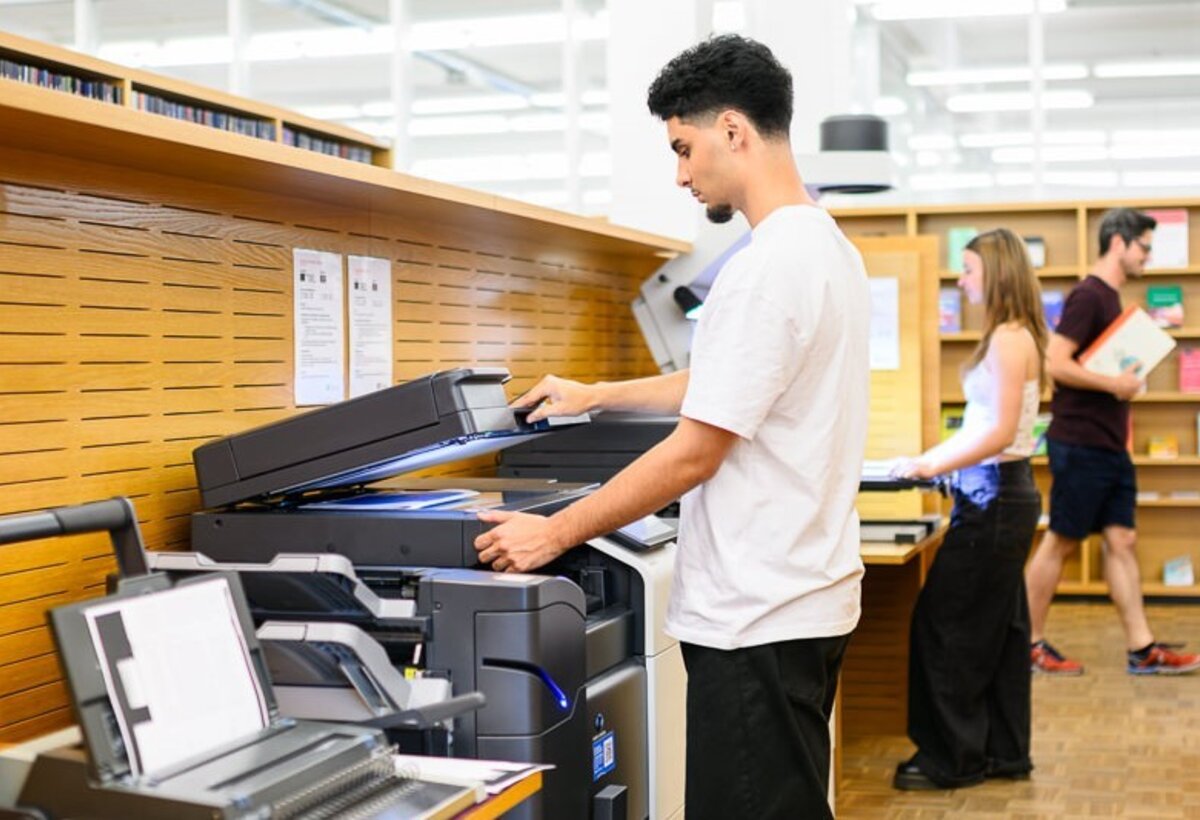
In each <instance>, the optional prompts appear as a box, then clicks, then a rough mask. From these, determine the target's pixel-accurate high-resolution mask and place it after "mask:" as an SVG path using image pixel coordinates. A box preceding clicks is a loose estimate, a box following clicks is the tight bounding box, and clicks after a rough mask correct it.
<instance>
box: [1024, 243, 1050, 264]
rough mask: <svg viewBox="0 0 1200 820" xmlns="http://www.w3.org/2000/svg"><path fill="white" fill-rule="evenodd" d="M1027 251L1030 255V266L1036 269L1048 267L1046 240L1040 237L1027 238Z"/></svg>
mask: <svg viewBox="0 0 1200 820" xmlns="http://www.w3.org/2000/svg"><path fill="white" fill-rule="evenodd" d="M1022 239H1024V240H1025V250H1026V251H1027V252H1028V253H1029V264H1030V266H1031V267H1033V268H1034V269H1037V268H1044V267H1046V240H1044V239H1042V238H1041V237H1040V236H1025V237H1022Z"/></svg>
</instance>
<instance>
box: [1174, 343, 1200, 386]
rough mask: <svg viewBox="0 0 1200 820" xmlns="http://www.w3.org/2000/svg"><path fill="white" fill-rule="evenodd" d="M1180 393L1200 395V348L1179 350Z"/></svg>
mask: <svg viewBox="0 0 1200 820" xmlns="http://www.w3.org/2000/svg"><path fill="white" fill-rule="evenodd" d="M1179 392H1180V393H1200V347H1182V348H1180V349H1179Z"/></svg>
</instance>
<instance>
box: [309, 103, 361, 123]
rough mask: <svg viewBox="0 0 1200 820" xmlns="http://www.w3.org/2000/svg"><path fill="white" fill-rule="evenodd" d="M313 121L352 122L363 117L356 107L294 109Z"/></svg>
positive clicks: (325, 106)
mask: <svg viewBox="0 0 1200 820" xmlns="http://www.w3.org/2000/svg"><path fill="white" fill-rule="evenodd" d="M294 110H296V111H298V112H299V113H301V114H303V115H304V116H306V117H312V118H313V119H314V120H352V119H355V118H357V117H361V116H362V115H363V111H362V109H361V108H360V107H359V106H357V105H345V104H342V105H298V106H296V108H295V109H294Z"/></svg>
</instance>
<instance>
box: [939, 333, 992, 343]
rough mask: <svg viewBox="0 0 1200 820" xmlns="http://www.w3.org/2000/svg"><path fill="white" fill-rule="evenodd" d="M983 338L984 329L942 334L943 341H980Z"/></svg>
mask: <svg viewBox="0 0 1200 820" xmlns="http://www.w3.org/2000/svg"><path fill="white" fill-rule="evenodd" d="M982 338H983V331H982V330H959V331H955V332H953V333H943V334H941V340H942V341H943V342H978V341H979V340H980V339H982Z"/></svg>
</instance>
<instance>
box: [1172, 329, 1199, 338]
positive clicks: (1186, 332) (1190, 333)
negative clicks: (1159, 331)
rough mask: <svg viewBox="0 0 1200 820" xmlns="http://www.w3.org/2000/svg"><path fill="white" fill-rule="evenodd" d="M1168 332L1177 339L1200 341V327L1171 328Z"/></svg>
mask: <svg viewBox="0 0 1200 820" xmlns="http://www.w3.org/2000/svg"><path fill="white" fill-rule="evenodd" d="M1166 330H1167V333H1168V334H1170V335H1171V336H1174V337H1175V338H1176V339H1200V327H1195V326H1194V327H1169V328H1167V329H1166Z"/></svg>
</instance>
